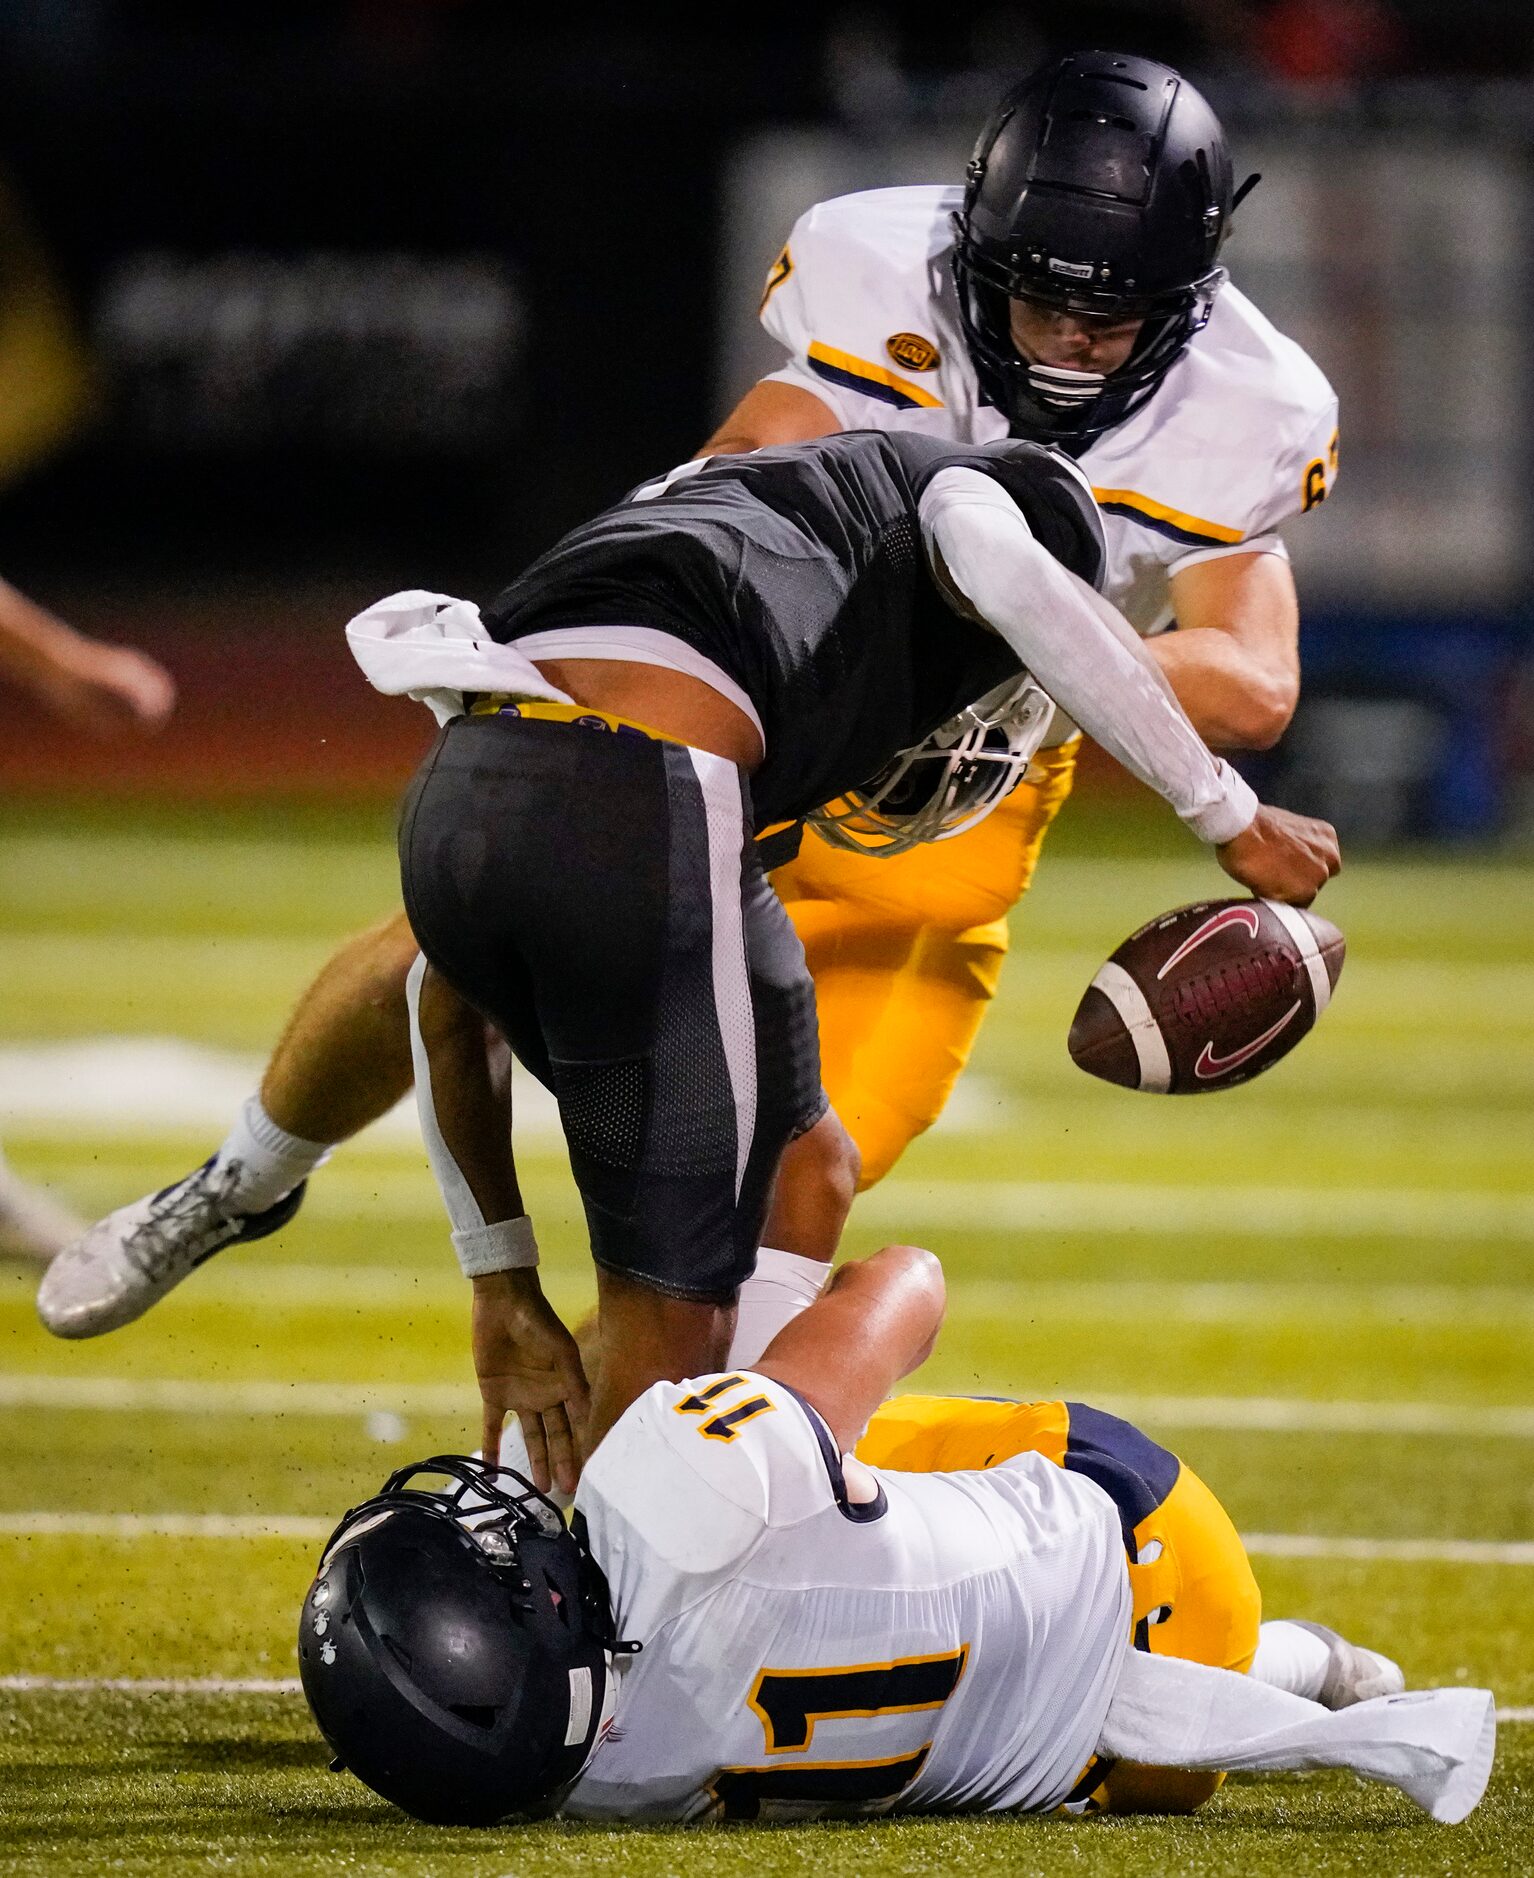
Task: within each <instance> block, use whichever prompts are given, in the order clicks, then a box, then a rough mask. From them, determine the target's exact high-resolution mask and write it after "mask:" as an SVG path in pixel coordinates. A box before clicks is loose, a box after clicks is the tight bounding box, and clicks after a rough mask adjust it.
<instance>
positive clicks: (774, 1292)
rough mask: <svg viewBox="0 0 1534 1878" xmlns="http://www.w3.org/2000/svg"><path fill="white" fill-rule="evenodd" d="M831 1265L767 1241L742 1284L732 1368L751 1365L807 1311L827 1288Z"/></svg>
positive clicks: (736, 1318) (730, 1361)
mask: <svg viewBox="0 0 1534 1878" xmlns="http://www.w3.org/2000/svg"><path fill="white" fill-rule="evenodd" d="M830 1276H831V1267H830V1266H829V1265H823V1264H822V1263H821V1261H820V1260H819V1259H807V1258H802V1257H801V1256H800V1255H799V1254H798V1253H797V1252H778V1251H775V1250H774V1249H773V1247H771V1246H767V1245H764V1246H763V1247H762V1248H761V1250H760V1251H759V1252H758V1253H757V1255H756V1270H755V1271H754V1272H753V1273H752V1274H751V1276H750V1277H749V1278H748V1279H747V1280H746V1282H745V1283H744V1284H743V1285H742V1286H741V1288H740V1298H739V1301H738V1303H737V1306H736V1311H735V1336H734V1339H733V1341H732V1342H731V1344H730V1356H729V1361H728V1363H727V1365H726V1367H727V1368H729V1369H749V1368H750V1367H751V1365H752V1364H753V1363H755V1362H756V1361H758V1359H759V1358H760V1357H761V1354H762V1352H763V1351H764V1350H765V1349H766V1348H767V1346H768V1344H769V1343H771V1342H772V1340H773V1338H774V1337H775V1336H776V1335H777V1334H778V1332H779V1331H780V1330H781V1329H782V1328H783V1326H784V1325H785V1324H787V1323H791V1322H792V1321H793V1319H794V1318H796V1317H797V1316H798V1315H799V1313H800V1312H801V1311H807V1310H808V1309H809V1307H810V1306H811V1305H812V1304H813V1303H814V1302H815V1300H816V1298H818V1297H819V1296H820V1294H821V1292H822V1291H823V1290H824V1289H825V1283H826V1280H827V1279H828V1278H829V1277H830Z"/></svg>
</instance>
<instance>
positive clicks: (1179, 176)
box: [953, 52, 1257, 450]
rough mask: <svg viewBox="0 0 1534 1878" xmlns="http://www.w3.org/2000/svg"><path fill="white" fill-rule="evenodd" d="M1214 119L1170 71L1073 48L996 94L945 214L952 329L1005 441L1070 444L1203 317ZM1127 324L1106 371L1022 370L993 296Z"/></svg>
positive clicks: (1212, 248)
mask: <svg viewBox="0 0 1534 1878" xmlns="http://www.w3.org/2000/svg"><path fill="white" fill-rule="evenodd" d="M1256 181H1257V178H1256V177H1255V176H1252V177H1249V178H1248V180H1247V181H1246V182H1245V183H1243V184H1242V185H1241V188H1240V189H1239V190H1236V191H1234V192H1232V189H1231V165H1230V156H1229V154H1228V152H1227V150H1226V148H1225V134H1224V132H1223V131H1222V130H1221V128H1220V122H1219V119H1218V118H1217V117H1216V116H1215V114H1214V112H1213V111H1212V110H1210V108H1209V106H1208V105H1207V104H1206V103H1205V101H1204V99H1203V98H1202V97H1201V96H1200V95H1199V93H1198V92H1197V91H1195V90H1194V88H1193V87H1192V85H1190V84H1189V83H1188V82H1187V80H1186V79H1185V78H1181V77H1179V76H1178V74H1177V73H1176V72H1174V71H1173V70H1172V69H1171V67H1170V66H1166V65H1158V64H1156V63H1155V62H1154V61H1153V60H1151V59H1139V58H1134V57H1132V56H1130V55H1129V54H1127V53H1119V52H1073V53H1070V54H1068V55H1067V56H1066V57H1064V58H1062V59H1058V60H1056V61H1055V62H1054V63H1053V64H1051V65H1046V66H1043V67H1041V68H1040V69H1039V70H1038V71H1036V72H1035V73H1033V75H1032V76H1031V77H1029V78H1027V79H1025V80H1024V81H1023V83H1022V84H1020V85H1018V86H1017V87H1016V88H1015V89H1014V90H1012V91H1010V92H1008V93H1007V95H1006V97H1004V98H1003V99H1002V101H1001V103H1000V105H999V106H998V107H997V109H996V112H995V114H994V115H993V116H992V118H991V121H990V122H989V123H988V124H987V125H986V127H985V129H984V130H983V131H982V132H981V133H980V141H979V142H978V143H977V144H976V145H975V153H974V155H973V157H972V158H971V159H970V163H969V169H968V172H967V181H966V187H965V191H964V206H963V209H962V210H961V211H960V213H959V214H958V215H956V216H955V217H954V229H955V234H956V236H957V245H956V247H955V249H954V257H953V270H954V279H955V281H956V283H957V285H958V290H959V308H960V316H961V318H962V320H963V324H964V334H965V339H966V341H967V343H968V346H969V351H970V355H971V357H972V359H973V360H974V364H975V370H976V372H977V373H978V375H979V378H980V385H981V390H982V392H983V393H984V395H985V397H986V398H987V399H989V401H990V402H991V403H993V404H995V405H996V406H997V408H998V409H999V410H1001V411H1003V412H1005V414H1006V416H1007V419H1008V421H1009V423H1010V426H1011V429H1012V433H1013V435H1014V436H1020V437H1030V438H1033V439H1035V440H1036V441H1039V442H1046V443H1055V444H1059V445H1062V446H1064V447H1066V448H1068V449H1072V450H1079V449H1083V448H1085V447H1086V445H1087V444H1088V443H1090V442H1091V441H1092V439H1093V438H1094V437H1098V436H1101V435H1102V433H1103V432H1104V431H1105V430H1108V429H1110V428H1111V427H1112V426H1113V425H1115V424H1119V423H1122V422H1123V421H1124V419H1125V418H1126V417H1128V416H1130V415H1131V414H1132V413H1133V412H1134V411H1136V410H1138V409H1139V407H1140V406H1141V405H1142V404H1143V403H1144V402H1145V401H1146V399H1147V398H1149V397H1150V396H1151V395H1152V394H1153V393H1154V391H1155V389H1156V387H1157V386H1158V385H1159V384H1160V383H1161V381H1162V379H1163V378H1164V377H1165V376H1166V374H1167V372H1168V370H1170V368H1171V366H1172V365H1173V363H1174V362H1175V361H1176V359H1177V358H1178V356H1179V355H1180V354H1181V352H1182V351H1183V348H1184V347H1185V346H1186V345H1187V343H1188V341H1189V340H1190V339H1191V338H1192V337H1193V335H1194V334H1195V333H1196V332H1198V331H1199V329H1200V328H1201V327H1202V326H1203V325H1204V323H1205V321H1206V320H1207V319H1208V318H1209V314H1210V310H1211V308H1212V307H1213V305H1214V299H1215V295H1216V294H1217V293H1218V292H1219V289H1220V286H1221V283H1222V282H1223V281H1224V279H1225V270H1224V269H1223V268H1222V267H1220V266H1218V265H1217V264H1216V257H1217V255H1218V254H1219V251H1220V246H1221V244H1222V243H1223V241H1224V240H1225V237H1226V235H1227V233H1228V232H1229V227H1230V218H1231V213H1232V211H1233V210H1234V208H1235V206H1236V204H1237V203H1238V202H1240V200H1241V199H1242V197H1243V196H1245V194H1246V193H1247V191H1248V190H1249V189H1250V188H1251V187H1252V185H1253V184H1254V183H1255V182H1256ZM1012 299H1019V300H1031V301H1034V302H1037V303H1038V304H1040V305H1043V306H1046V307H1051V308H1055V309H1057V310H1059V311H1063V312H1068V313H1078V314H1085V315H1094V314H1095V315H1098V316H1105V315H1106V316H1111V317H1113V318H1115V319H1136V318H1138V319H1143V320H1144V322H1145V324H1144V326H1143V327H1142V329H1141V331H1140V333H1139V336H1138V337H1137V339H1136V340H1135V345H1134V350H1133V351H1132V352H1131V354H1130V356H1129V357H1128V359H1127V360H1126V361H1125V362H1124V364H1123V365H1121V366H1120V367H1119V368H1118V369H1117V370H1116V371H1114V372H1110V373H1107V374H1104V373H1101V372H1086V371H1077V370H1073V369H1067V368H1063V367H1057V366H1047V365H1033V364H1030V363H1029V362H1028V361H1027V360H1025V359H1022V358H1020V357H1019V356H1018V353H1017V350H1016V348H1015V347H1014V345H1013V343H1012V335H1011V328H1010V324H1009V318H1008V314H1009V307H1008V301H1009V300H1012Z"/></svg>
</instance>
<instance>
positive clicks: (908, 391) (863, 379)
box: [809, 339, 943, 411]
mask: <svg viewBox="0 0 1534 1878" xmlns="http://www.w3.org/2000/svg"><path fill="white" fill-rule="evenodd" d="M809 362H810V370H811V371H812V372H816V373H818V374H819V376H820V377H822V378H824V379H825V380H826V381H827V383H828V384H833V385H845V386H846V387H847V388H848V389H849V390H851V391H861V392H863V393H865V395H866V396H868V397H870V398H877V399H878V400H879V401H880V403H881V404H892V405H894V406H895V407H896V409H897V410H910V409H912V408H913V407H918V408H920V409H921V410H924V411H941V410H942V408H943V400H942V399H941V398H935V397H933V395H932V393H931V392H930V391H924V390H923V389H922V387H921V386H920V385H913V384H912V383H911V381H910V379H909V378H902V377H901V376H900V374H899V373H898V372H892V371H890V369H889V368H888V366H885V365H875V364H873V363H872V361H871V360H869V359H860V358H858V357H857V356H856V355H855V354H854V353H851V352H838V351H837V350H836V348H835V347H834V346H823V345H822V344H821V343H820V341H819V340H818V339H817V340H815V341H814V343H813V344H812V345H811V346H810V350H809Z"/></svg>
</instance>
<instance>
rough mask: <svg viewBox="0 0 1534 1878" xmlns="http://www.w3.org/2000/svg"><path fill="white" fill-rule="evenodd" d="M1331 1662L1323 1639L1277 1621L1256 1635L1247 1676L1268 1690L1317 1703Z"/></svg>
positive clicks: (1279, 1620) (1284, 1622)
mask: <svg viewBox="0 0 1534 1878" xmlns="http://www.w3.org/2000/svg"><path fill="white" fill-rule="evenodd" d="M1331 1660H1332V1658H1331V1651H1330V1650H1328V1649H1327V1647H1326V1639H1325V1638H1324V1637H1318V1636H1317V1635H1316V1633H1315V1632H1314V1631H1313V1630H1307V1629H1306V1628H1305V1627H1304V1625H1303V1624H1291V1623H1289V1622H1287V1621H1286V1620H1285V1619H1284V1618H1282V1617H1278V1618H1274V1619H1273V1620H1272V1621H1271V1622H1270V1623H1266V1624H1264V1625H1263V1626H1262V1627H1261V1629H1260V1630H1259V1631H1258V1632H1257V1654H1256V1655H1255V1656H1254V1657H1253V1658H1252V1667H1251V1669H1250V1670H1249V1671H1248V1672H1247V1673H1248V1675H1251V1676H1254V1677H1255V1678H1256V1679H1257V1681H1258V1682H1265V1683H1266V1684H1267V1685H1268V1687H1269V1688H1270V1689H1287V1690H1288V1692H1289V1693H1290V1695H1302V1696H1304V1697H1305V1699H1306V1701H1307V1702H1318V1701H1319V1700H1320V1699H1321V1690H1322V1688H1323V1687H1324V1686H1325V1683H1326V1676H1327V1671H1328V1669H1329V1668H1330V1667H1331Z"/></svg>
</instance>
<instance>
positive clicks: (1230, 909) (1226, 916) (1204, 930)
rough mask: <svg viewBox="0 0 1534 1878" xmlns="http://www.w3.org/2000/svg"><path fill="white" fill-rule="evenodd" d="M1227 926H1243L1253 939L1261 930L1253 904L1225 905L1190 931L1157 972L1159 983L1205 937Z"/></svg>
mask: <svg viewBox="0 0 1534 1878" xmlns="http://www.w3.org/2000/svg"><path fill="white" fill-rule="evenodd" d="M1227 926H1244V927H1245V928H1246V929H1247V931H1248V932H1249V933H1250V934H1251V936H1252V937H1253V938H1254V939H1255V938H1256V937H1257V934H1258V932H1259V931H1260V930H1261V926H1262V922H1261V921H1260V920H1259V919H1258V917H1257V909H1256V907H1255V906H1227V907H1223V908H1222V909H1221V910H1220V911H1219V912H1218V913H1213V914H1211V915H1210V917H1209V918H1208V919H1206V920H1205V921H1204V923H1203V925H1202V926H1200V927H1199V929H1198V931H1197V932H1195V933H1190V934H1189V935H1188V937H1187V938H1186V939H1184V940H1183V942H1182V944H1181V945H1180V946H1179V947H1178V948H1177V950H1176V951H1175V952H1174V953H1173V954H1172V956H1171V957H1170V958H1169V959H1168V960H1167V962H1166V964H1165V965H1163V966H1162V968H1161V970H1160V971H1159V972H1157V974H1156V979H1157V982H1158V983H1159V982H1160V980H1161V979H1163V978H1165V977H1166V975H1167V973H1168V972H1169V971H1170V970H1171V969H1172V967H1173V966H1174V965H1176V964H1178V963H1180V962H1181V961H1182V960H1183V959H1185V958H1186V957H1187V956H1188V954H1189V953H1190V952H1191V951H1192V950H1193V948H1194V947H1195V946H1201V945H1202V944H1203V943H1204V941H1205V940H1206V939H1212V938H1213V937H1214V936H1215V934H1216V933H1217V932H1224V931H1225V929H1226V927H1227Z"/></svg>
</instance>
